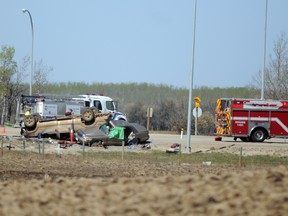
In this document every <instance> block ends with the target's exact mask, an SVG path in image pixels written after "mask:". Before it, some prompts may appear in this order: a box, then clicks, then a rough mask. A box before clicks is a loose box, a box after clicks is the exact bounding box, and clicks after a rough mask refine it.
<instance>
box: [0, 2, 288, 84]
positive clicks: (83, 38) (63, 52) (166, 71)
mask: <svg viewBox="0 0 288 216" xmlns="http://www.w3.org/2000/svg"><path fill="white" fill-rule="evenodd" d="M0 2H1V3H0V5H1V13H0V26H1V31H0V45H1V46H2V45H8V46H13V47H14V48H15V50H16V54H15V60H16V61H17V63H18V64H19V63H20V62H21V60H22V59H23V57H24V56H30V55H31V41H32V36H31V25H30V19H29V16H28V14H27V13H25V14H24V13H22V8H25V9H28V10H29V11H30V13H31V15H32V18H33V25H34V60H35V61H40V60H42V61H43V63H44V65H47V66H49V67H52V68H53V71H52V72H51V73H50V74H49V77H48V78H49V81H50V82H67V81H70V82H78V81H79V82H87V83H92V82H103V83H130V82H138V83H142V82H147V83H152V84H165V85H172V86H175V87H184V88H189V79H190V74H191V65H192V48H193V46H192V44H193V23H194V0H177V1H176V0H109V1H108V0H106V1H104V0H102V1H100V0H89V1H88V0H82V1H76V0H69V1H64V0H62V1H59V0H57V1H56V0H49V1H48V0H42V1H39V0H29V1H28V0H21V1H19V0H9V1H8V0H0ZM287 11H288V1H287V0H276V1H271V0H268V16H267V57H266V62H267V64H268V63H269V55H270V54H272V50H273V45H274V43H275V41H276V40H277V39H278V38H279V36H280V35H281V33H283V32H284V33H286V34H287V32H288V25H287V20H288V12H287ZM264 21H265V0H198V4H197V25H196V46H195V67H194V87H199V86H208V87H233V86H235V87H243V86H246V85H249V84H250V83H251V82H252V77H253V76H255V74H256V73H257V72H258V71H259V70H262V68H263V53H264V51H263V50H264V26H265V25H264ZM287 36H288V34H287ZM27 70H28V71H27V73H28V75H29V73H30V67H28V68H27ZM28 82H29V76H27V83H28Z"/></svg>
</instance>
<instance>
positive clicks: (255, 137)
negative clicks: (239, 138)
mask: <svg viewBox="0 0 288 216" xmlns="http://www.w3.org/2000/svg"><path fill="white" fill-rule="evenodd" d="M266 138H267V132H266V131H265V130H264V129H262V128H257V129H255V131H254V132H253V133H252V136H251V139H252V141H253V142H263V141H264V140H265V139H266Z"/></svg>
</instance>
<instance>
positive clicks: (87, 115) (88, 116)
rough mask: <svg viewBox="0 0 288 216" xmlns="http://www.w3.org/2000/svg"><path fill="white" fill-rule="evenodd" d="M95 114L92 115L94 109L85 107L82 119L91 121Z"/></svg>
mask: <svg viewBox="0 0 288 216" xmlns="http://www.w3.org/2000/svg"><path fill="white" fill-rule="evenodd" d="M94 118H95V116H94V111H93V110H92V109H85V110H84V111H83V113H82V119H83V120H84V121H85V122H91V121H92V120H94Z"/></svg>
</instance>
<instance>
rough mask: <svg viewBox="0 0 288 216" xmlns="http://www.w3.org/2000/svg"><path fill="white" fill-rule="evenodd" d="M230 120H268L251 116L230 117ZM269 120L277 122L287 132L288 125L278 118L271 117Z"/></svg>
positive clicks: (267, 119)
mask: <svg viewBox="0 0 288 216" xmlns="http://www.w3.org/2000/svg"><path fill="white" fill-rule="evenodd" d="M232 120H234V121H248V120H250V121H263V122H267V121H269V118H258V117H252V118H248V117H232ZM271 122H276V123H277V124H279V125H280V126H281V128H282V129H283V130H285V131H286V132H287V133H288V127H287V126H286V125H285V124H284V123H283V122H282V121H281V120H280V119H279V118H275V117H273V118H271Z"/></svg>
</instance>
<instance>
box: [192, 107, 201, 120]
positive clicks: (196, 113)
mask: <svg viewBox="0 0 288 216" xmlns="http://www.w3.org/2000/svg"><path fill="white" fill-rule="evenodd" d="M196 109H198V111H196ZM196 115H197V116H196ZM201 115H202V109H201V108H200V107H197V108H196V107H195V108H194V109H193V116H194V117H195V118H196V117H197V118H199V117H200V116H201Z"/></svg>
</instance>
